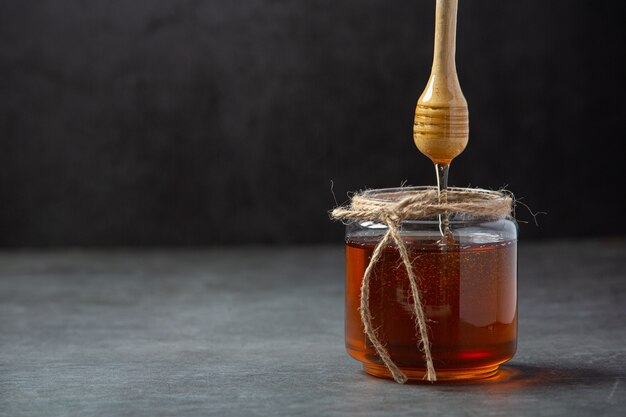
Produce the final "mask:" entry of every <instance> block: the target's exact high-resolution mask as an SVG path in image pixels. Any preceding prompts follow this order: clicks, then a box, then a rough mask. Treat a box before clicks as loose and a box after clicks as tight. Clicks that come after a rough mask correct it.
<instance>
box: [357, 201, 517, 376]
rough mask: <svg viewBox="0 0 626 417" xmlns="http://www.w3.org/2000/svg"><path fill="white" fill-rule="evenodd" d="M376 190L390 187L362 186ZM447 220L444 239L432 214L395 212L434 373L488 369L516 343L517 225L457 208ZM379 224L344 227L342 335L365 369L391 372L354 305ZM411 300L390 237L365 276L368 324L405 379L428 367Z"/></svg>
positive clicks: (487, 371) (493, 370) (458, 373)
mask: <svg viewBox="0 0 626 417" xmlns="http://www.w3.org/2000/svg"><path fill="white" fill-rule="evenodd" d="M405 190H406V189H405ZM378 191H384V194H385V198H393V191H394V189H385V190H372V191H370V193H372V196H374V197H375V194H376V193H377V192H378ZM447 221H448V227H449V232H450V234H451V238H450V236H448V237H447V238H446V239H444V238H442V236H441V232H440V229H439V221H438V219H437V218H433V219H420V220H408V221H403V222H402V224H401V236H402V239H403V241H404V243H405V245H406V247H407V250H408V253H409V258H410V260H411V265H412V267H413V271H414V272H415V275H416V276H417V279H418V287H419V291H420V295H421V300H422V304H423V307H424V313H425V315H426V319H427V320H428V335H429V338H430V344H431V353H432V357H433V363H434V367H435V370H436V373H437V379H438V380H440V381H445V380H461V379H477V378H486V377H489V376H492V375H494V374H495V373H496V372H497V370H498V366H499V365H500V364H502V363H504V362H506V361H508V360H509V359H511V358H512V357H513V355H514V354H515V351H516V348H517V224H516V223H515V220H513V219H512V218H501V219H495V220H494V219H488V218H480V217H468V216H467V215H463V216H461V215H458V214H455V213H449V216H448V218H447ZM386 231H387V226H386V225H384V224H379V223H374V222H357V221H354V222H350V223H348V224H347V226H346V321H345V338H346V349H347V351H348V353H349V354H350V356H352V357H353V358H355V359H356V360H358V361H360V362H362V363H363V367H364V370H365V371H366V372H367V373H369V374H371V375H375V376H378V377H383V378H391V374H390V372H389V370H388V369H387V368H386V367H385V365H384V364H383V362H382V361H381V360H380V358H379V357H378V355H377V353H376V350H375V349H374V347H373V346H372V344H371V342H370V341H369V339H368V338H367V336H366V335H365V333H364V331H363V325H362V323H361V317H360V313H359V307H360V294H361V290H360V289H361V283H362V281H363V275H364V273H365V269H366V268H367V266H368V264H369V262H370V258H371V256H372V253H373V251H374V249H375V247H376V245H377V244H378V242H380V240H381V238H382V237H383V235H384V234H385V232H386ZM444 241H445V242H444ZM412 303H413V298H412V296H411V295H410V287H409V280H408V277H407V272H406V270H405V268H404V266H403V264H402V260H401V258H400V255H399V253H398V251H397V249H396V247H395V245H393V244H390V245H388V246H387V247H385V248H384V251H383V254H382V256H381V257H380V259H379V260H378V262H377V263H376V265H375V266H374V267H373V271H372V275H371V281H370V298H369V307H370V311H371V315H372V324H373V327H374V328H375V329H377V335H378V337H379V339H380V340H381V342H382V343H383V344H384V345H385V347H386V349H387V350H388V352H389V354H390V356H391V359H392V360H393V361H394V362H395V363H396V365H398V367H399V368H400V369H401V370H402V371H403V372H404V373H405V374H406V375H407V377H408V378H409V380H422V379H423V378H424V375H425V372H426V369H425V363H424V356H423V354H422V352H421V351H420V350H419V349H418V347H417V345H418V341H419V339H418V336H417V332H416V328H415V321H414V317H413V314H412V311H413V309H412V306H411V304H412Z"/></svg>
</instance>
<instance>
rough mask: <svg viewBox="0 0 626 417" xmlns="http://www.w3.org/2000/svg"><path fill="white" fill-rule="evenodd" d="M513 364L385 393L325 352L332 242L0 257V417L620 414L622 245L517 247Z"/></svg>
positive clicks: (625, 312) (337, 351) (336, 263)
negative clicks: (474, 378) (483, 375)
mask: <svg viewBox="0 0 626 417" xmlns="http://www.w3.org/2000/svg"><path fill="white" fill-rule="evenodd" d="M519 297H520V322H519V325H520V334H519V347H518V353H517V356H516V357H515V358H514V359H513V360H512V361H511V362H509V364H508V365H507V366H505V367H503V368H502V369H503V370H502V371H501V373H500V374H499V376H498V377H496V378H493V379H490V380H483V381H478V382H471V383H470V382H466V383H447V384H436V385H429V384H418V385H403V386H401V385H397V384H395V383H393V382H390V381H386V380H379V379H375V378H373V377H369V376H367V375H365V374H364V373H363V372H362V371H361V370H360V364H358V363H357V362H356V361H354V360H353V359H351V358H350V357H348V355H347V354H346V353H345V352H344V348H343V251H342V249H341V247H339V246H335V247H313V248H229V249H207V250H174V251H167V250H151V251H123V250H115V251H58V252H4V253H2V254H0V416H8V417H19V416H46V417H51V416H118V415H120V416H203V415H216V416H292V415H305V416H324V415H334V416H354V415H357V416H375V415H393V416H416V415H420V416H456V415H459V416H505V415H506V416H516V415H527V416H624V415H626V370H625V368H626V242H625V241H624V240H612V241H609V240H607V241H582V242H579V243H566V242H554V243H526V242H522V244H521V245H520V260H519Z"/></svg>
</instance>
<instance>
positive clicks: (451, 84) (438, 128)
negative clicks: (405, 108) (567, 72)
mask: <svg viewBox="0 0 626 417" xmlns="http://www.w3.org/2000/svg"><path fill="white" fill-rule="evenodd" d="M457 7H458V0H437V9H436V17H435V52H434V55H433V66H432V70H431V73H430V78H429V79H428V84H427V85H426V89H425V90H424V92H423V93H422V95H421V96H420V98H419V100H418V101H417V108H416V109H415V122H414V124H413V140H414V141H415V145H416V146H417V148H418V149H419V150H420V152H422V153H423V154H424V155H426V156H427V157H429V158H430V159H431V160H432V161H433V163H434V164H435V170H436V172H437V187H438V190H439V200H440V201H445V199H446V194H445V192H446V189H447V186H448V169H449V167H450V163H451V162H452V160H453V159H454V158H455V157H457V156H458V155H459V154H460V153H461V152H463V150H464V149H465V146H467V141H468V134H469V118H468V111H467V101H466V100H465V97H463V92H462V91H461V86H460V85H459V78H458V76H457V73H456V63H455V59H454V56H455V50H456V14H457Z"/></svg>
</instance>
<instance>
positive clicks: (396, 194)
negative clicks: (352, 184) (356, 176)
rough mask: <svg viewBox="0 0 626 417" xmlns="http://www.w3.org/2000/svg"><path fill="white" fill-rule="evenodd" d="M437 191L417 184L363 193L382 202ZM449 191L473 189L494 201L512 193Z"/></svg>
mask: <svg viewBox="0 0 626 417" xmlns="http://www.w3.org/2000/svg"><path fill="white" fill-rule="evenodd" d="M430 190H434V191H437V187H435V186H432V185H416V186H409V187H390V188H372V189H368V190H364V191H363V192H362V195H363V196H364V197H367V198H368V199H371V200H375V201H381V202H393V201H398V200H400V199H401V198H402V197H404V196H406V194H411V193H412V192H415V191H430ZM447 190H448V191H453V192H454V191H459V192H467V191H471V192H472V193H476V194H483V195H488V196H490V200H491V201H492V202H494V203H495V202H499V201H503V200H504V199H505V198H507V197H510V196H511V195H510V193H509V192H507V191H504V190H500V191H493V190H487V189H484V188H465V187H448V188H447Z"/></svg>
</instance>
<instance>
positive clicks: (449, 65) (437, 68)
mask: <svg viewBox="0 0 626 417" xmlns="http://www.w3.org/2000/svg"><path fill="white" fill-rule="evenodd" d="M458 4H459V2H458V0H437V9H436V14H435V53H434V56H433V69H432V72H433V73H438V74H441V75H452V74H454V75H456V65H455V61H454V55H455V52H456V13H457V8H458Z"/></svg>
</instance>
